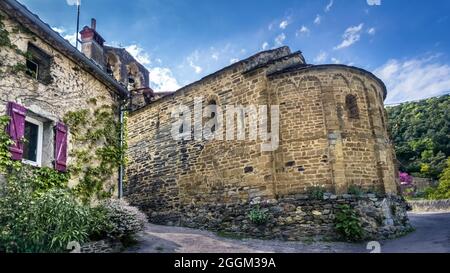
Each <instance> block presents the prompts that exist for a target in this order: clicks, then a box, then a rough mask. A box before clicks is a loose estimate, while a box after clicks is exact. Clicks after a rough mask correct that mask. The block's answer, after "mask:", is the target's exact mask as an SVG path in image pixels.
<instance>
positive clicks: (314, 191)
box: [307, 186, 325, 200]
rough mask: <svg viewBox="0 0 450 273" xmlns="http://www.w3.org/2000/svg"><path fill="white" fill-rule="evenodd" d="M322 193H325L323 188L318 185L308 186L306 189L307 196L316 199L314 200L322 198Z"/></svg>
mask: <svg viewBox="0 0 450 273" xmlns="http://www.w3.org/2000/svg"><path fill="white" fill-rule="evenodd" d="M324 193H325V189H324V188H323V187H320V186H313V187H309V188H308V191H307V194H308V195H309V197H310V198H312V199H316V200H322V199H323V194H324Z"/></svg>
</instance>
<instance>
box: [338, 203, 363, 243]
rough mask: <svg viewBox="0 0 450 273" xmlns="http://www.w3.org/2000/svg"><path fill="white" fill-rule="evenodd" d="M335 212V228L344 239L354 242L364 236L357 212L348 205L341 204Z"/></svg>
mask: <svg viewBox="0 0 450 273" xmlns="http://www.w3.org/2000/svg"><path fill="white" fill-rule="evenodd" d="M338 209H339V211H338V212H337V213H336V218H335V229H336V231H337V232H338V233H339V234H340V235H341V236H342V237H343V238H344V239H346V240H348V241H351V242H355V241H360V240H362V239H363V237H364V231H363V229H362V227H361V223H360V221H359V218H358V215H357V213H356V212H355V211H354V210H353V209H352V208H351V207H350V206H349V205H341V206H339V207H338Z"/></svg>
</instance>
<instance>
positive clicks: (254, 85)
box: [126, 48, 397, 214]
mask: <svg viewBox="0 0 450 273" xmlns="http://www.w3.org/2000/svg"><path fill="white" fill-rule="evenodd" d="M384 92H385V90H384V85H383V84H382V83H381V81H379V80H378V79H377V78H376V77H375V76H373V75H372V74H370V73H369V72H366V71H363V70H361V69H358V68H354V67H347V66H342V65H328V66H308V65H305V63H304V59H303V56H301V54H300V53H291V52H290V50H289V49H288V48H281V49H277V50H273V51H269V52H263V53H260V54H257V55H255V56H253V57H250V58H249V59H247V60H244V61H242V62H239V63H237V64H234V65H232V66H230V67H227V68H224V69H223V70H221V71H218V72H216V73H214V74H212V75H210V76H207V77H206V78H204V79H202V80H200V81H199V82H196V83H194V84H191V85H189V86H187V87H185V88H182V89H181V90H179V91H177V92H175V93H174V94H172V95H169V96H166V97H164V98H162V99H160V100H157V101H155V102H153V103H151V104H150V105H148V106H146V107H144V108H142V109H140V110H138V111H135V112H133V113H132V114H130V116H129V120H128V126H129V128H128V129H129V138H128V146H129V150H128V158H129V165H128V167H127V179H128V182H127V183H128V184H127V190H126V192H127V193H126V194H127V198H128V199H129V200H130V201H131V202H132V203H134V204H135V205H139V206H140V207H141V208H143V209H145V210H146V211H147V212H148V213H149V214H151V212H154V211H157V212H166V213H168V214H170V212H171V211H172V210H175V209H177V208H180V207H183V206H186V205H189V204H192V205H196V206H197V205H201V204H212V203H214V204H237V203H239V202H247V201H249V200H251V199H252V198H255V197H263V198H266V197H267V198H275V199H276V198H281V197H283V196H287V195H291V194H296V193H303V192H306V191H307V190H308V188H309V187H311V186H323V187H325V188H326V190H327V191H330V192H336V193H345V192H346V191H347V190H348V187H349V186H350V185H357V186H360V187H362V188H364V189H367V190H369V189H372V190H373V191H380V192H385V193H391V194H395V193H397V186H396V178H395V166H394V158H393V157H394V154H393V149H392V145H391V144H390V141H389V138H388V134H387V132H386V113H385V111H384V107H383V100H384V96H385V94H384ZM199 96H201V97H203V105H205V104H208V102H209V101H211V99H213V100H214V101H216V103H217V105H220V106H225V105H244V106H246V105H252V104H253V105H267V106H270V105H279V107H280V146H279V148H278V149H277V150H275V151H273V152H262V151H261V149H260V145H261V144H262V143H263V142H262V141H261V140H260V139H257V140H248V138H247V140H240V141H237V140H235V141H225V140H212V141H207V140H202V141H196V140H180V141H176V140H174V139H172V136H171V134H170V130H171V128H172V124H173V122H174V119H172V117H171V111H172V109H173V107H175V106H177V105H186V106H188V107H189V108H190V109H193V103H194V98H195V97H199ZM348 96H351V97H348ZM352 101H354V102H355V103H356V110H355V106H354V105H353V106H352V105H349V104H352ZM355 103H353V104H355ZM192 122H194V120H192ZM224 122H225V121H224ZM246 129H247V130H248V129H249V128H248V127H247V128H246Z"/></svg>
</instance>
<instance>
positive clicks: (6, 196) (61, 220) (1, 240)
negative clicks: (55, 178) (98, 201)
mask: <svg viewBox="0 0 450 273" xmlns="http://www.w3.org/2000/svg"><path fill="white" fill-rule="evenodd" d="M1 195H2V198H1V199H0V251H1V252H28V253H29V252H32V253H35V252H64V251H65V248H66V246H67V244H68V243H69V242H71V241H77V242H79V243H83V242H85V241H86V239H87V237H88V232H89V209H88V208H86V207H83V206H81V205H80V204H78V203H77V202H76V199H75V198H74V196H73V195H72V194H71V193H70V192H69V191H68V190H63V189H52V190H49V191H47V192H45V193H43V194H41V195H35V194H34V193H33V190H32V187H31V185H30V183H29V181H26V180H25V181H21V182H17V181H15V180H11V181H8V182H7V183H6V185H5V186H4V187H3V188H2V193H1Z"/></svg>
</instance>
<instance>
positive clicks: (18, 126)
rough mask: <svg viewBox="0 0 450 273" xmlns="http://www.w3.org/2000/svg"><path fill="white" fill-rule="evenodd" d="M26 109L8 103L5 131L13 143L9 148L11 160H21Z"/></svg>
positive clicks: (13, 103)
mask: <svg viewBox="0 0 450 273" xmlns="http://www.w3.org/2000/svg"><path fill="white" fill-rule="evenodd" d="M26 113H27V109H26V108H25V107H23V106H22V105H20V104H17V103H15V102H8V116H9V118H10V121H9V124H8V127H7V131H8V134H9V136H10V137H11V140H13V141H14V142H15V144H14V145H12V146H11V147H10V148H9V151H10V152H11V158H12V159H13V160H22V156H23V141H22V139H23V137H24V134H25V116H26Z"/></svg>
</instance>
